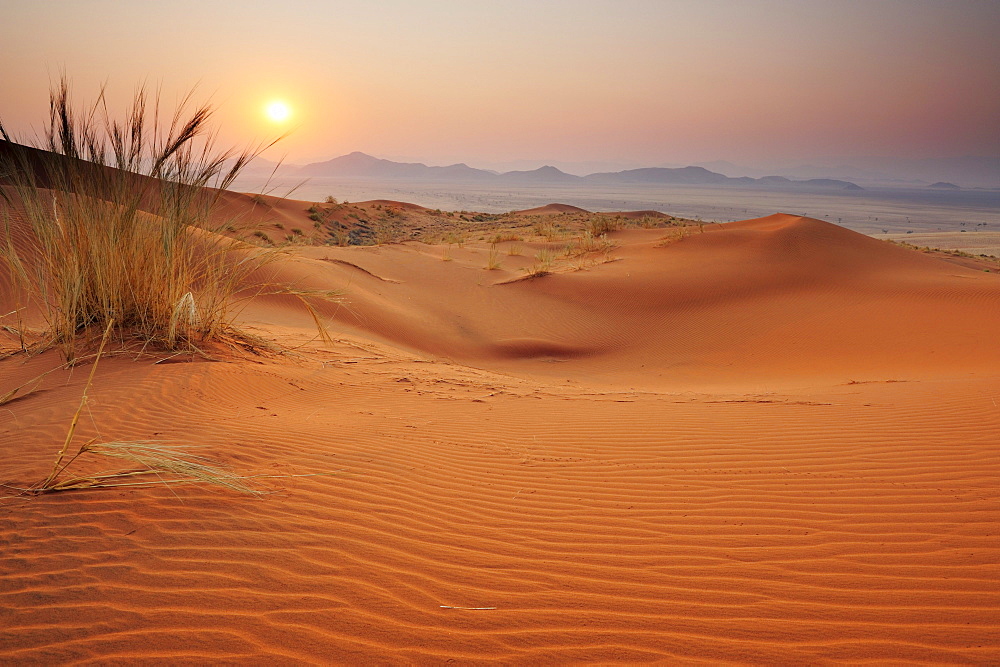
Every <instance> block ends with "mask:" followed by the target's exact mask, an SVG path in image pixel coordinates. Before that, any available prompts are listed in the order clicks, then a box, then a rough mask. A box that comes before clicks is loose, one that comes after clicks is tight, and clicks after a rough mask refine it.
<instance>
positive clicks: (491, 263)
mask: <svg viewBox="0 0 1000 667" xmlns="http://www.w3.org/2000/svg"><path fill="white" fill-rule="evenodd" d="M500 263H501V262H500V250H499V249H498V248H497V244H496V243H491V244H490V255H489V257H488V258H487V259H486V268H487V269H488V270H490V271H495V270H496V269H499V268H500Z"/></svg>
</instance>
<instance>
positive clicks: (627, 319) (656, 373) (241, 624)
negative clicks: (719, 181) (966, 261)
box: [0, 216, 1000, 664]
mask: <svg viewBox="0 0 1000 667" xmlns="http://www.w3.org/2000/svg"><path fill="white" fill-rule="evenodd" d="M672 234H673V232H668V231H666V230H663V229H659V230H656V229H654V230H629V231H624V232H617V233H615V234H614V235H612V237H613V239H614V240H615V241H616V242H617V244H618V246H617V248H615V249H614V250H612V251H610V253H603V252H599V253H592V254H590V255H581V256H574V257H564V258H559V259H558V260H557V261H556V262H554V265H553V266H552V267H551V270H552V273H550V274H548V275H542V276H539V277H536V278H531V279H527V280H517V278H520V277H522V276H523V275H524V270H523V269H524V268H526V267H529V268H530V267H531V266H532V265H533V264H534V263H536V262H537V260H536V259H535V258H534V254H535V253H537V252H539V251H541V250H543V249H545V248H546V247H548V246H549V245H550V244H548V243H547V242H543V241H527V242H523V243H521V244H520V245H521V246H522V248H521V251H520V252H521V254H517V255H507V254H503V255H502V257H503V259H502V262H501V266H500V268H498V269H496V270H489V269H486V268H484V267H485V264H486V258H487V255H488V253H489V250H490V248H489V246H488V245H487V244H475V243H470V244H467V245H465V246H464V247H460V248H458V247H456V248H446V247H440V246H426V245H422V244H403V245H393V246H383V247H379V248H304V249H298V250H296V251H295V253H294V254H293V255H292V256H290V257H289V258H288V259H287V260H284V261H282V262H280V263H278V264H276V265H273V266H272V267H270V268H269V269H268V270H269V271H270V274H269V275H268V276H267V279H268V280H273V281H279V282H284V283H286V284H294V285H299V286H303V287H317V288H320V287H322V288H331V287H338V288H341V289H343V290H344V296H343V302H342V303H339V304H328V305H326V306H322V307H321V311H322V314H323V315H324V316H325V317H326V318H328V320H329V322H330V323H331V324H330V328H331V331H332V334H333V337H334V339H335V340H334V342H333V343H330V344H326V343H320V342H317V341H312V342H309V340H310V339H311V338H313V337H314V334H313V333H312V331H311V326H312V323H311V318H310V316H309V315H308V313H306V312H305V311H304V309H303V308H302V306H301V303H299V302H297V300H296V299H293V298H290V297H284V296H270V297H261V298H258V299H255V300H254V301H253V303H252V304H251V305H250V306H248V308H247V309H246V311H244V313H243V318H244V320H245V324H246V325H247V326H249V327H253V328H254V331H255V332H257V333H260V334H262V335H266V336H269V337H271V338H274V339H276V340H280V341H282V342H284V343H285V344H287V345H298V344H303V345H304V347H301V348H300V349H298V350H297V352H296V355H295V356H292V355H286V356H285V357H282V358H253V359H241V358H230V359H227V360H226V361H222V362H215V363H211V362H196V361H192V362H187V363H158V364H154V363H151V361H149V360H146V361H141V360H140V361H133V360H130V359H126V358H120V357H119V358H109V359H106V360H104V361H102V362H101V363H102V367H101V369H100V370H99V372H98V374H97V379H96V381H95V384H94V386H93V387H92V388H91V391H90V401H89V404H88V409H87V411H86V413H85V417H84V419H83V420H82V421H81V426H80V433H79V438H80V439H81V440H84V439H87V438H91V437H94V438H99V439H148V440H157V441H163V442H168V443H177V444H191V445H197V446H199V447H202V448H203V449H202V450H201V451H203V452H204V453H205V454H206V455H208V456H211V457H212V458H214V459H216V460H219V461H223V462H225V463H227V464H229V465H231V466H232V467H233V468H234V469H235V470H237V471H239V472H241V473H242V474H245V475H260V476H261V477H257V478H256V481H255V483H256V484H258V485H259V486H260V488H261V489H264V490H267V491H269V493H268V494H267V495H264V496H262V497H249V496H240V495H236V494H233V493H231V492H227V491H225V490H220V489H216V488H211V487H203V486H171V487H157V488H151V489H142V488H131V487H123V488H118V489H110V490H91V491H80V492H71V493H65V494H57V495H49V496H40V497H33V498H26V497H16V496H13V495H11V494H10V493H8V494H7V495H5V496H4V497H3V498H2V501H0V555H2V557H0V661H3V662H10V663H16V664H22V663H53V662H70V661H79V662H116V661H120V662H128V661H152V660H156V659H159V660H164V661H170V662H209V661H215V662H218V661H224V662H232V663H241V664H242V663H282V664H291V663H317V664H319V663H330V662H340V663H355V664H364V663H378V664H413V663H426V664H431V663H434V664H437V663H441V662H444V661H449V660H450V661H454V662H457V663H466V664H472V663H477V664H481V663H489V662H496V663H503V664H510V663H514V664H549V663H566V662H586V661H589V662H603V663H607V662H615V661H631V662H637V661H665V662H671V663H706V662H708V663H715V664H717V663H724V662H756V663H763V662H767V663H784V664H794V663H818V662H830V661H852V662H863V661H872V662H892V661H895V662H900V663H908V662H930V661H935V662H952V663H979V664H989V663H993V662H997V661H998V660H1000V640H998V637H1000V634H998V633H997V626H998V622H1000V618H998V614H997V609H998V608H1000V592H998V589H997V587H996V581H997V578H998V575H1000V571H998V566H997V563H998V561H1000V542H998V541H997V538H996V525H997V522H998V521H1000V498H998V494H997V489H998V488H1000V407H998V404H1000V353H998V351H997V349H996V348H997V346H996V345H995V338H994V337H993V333H994V332H995V331H996V330H997V325H1000V313H998V310H1000V309H998V307H997V304H1000V278H998V277H997V275H996V274H992V273H984V272H982V271H978V272H977V271H973V270H971V269H968V268H963V267H960V266H956V265H953V264H947V263H945V262H942V261H940V260H938V259H934V258H931V257H927V256H924V255H921V254H919V253H915V252H911V251H908V250H904V249H900V248H896V247H893V246H891V245H888V244H885V243H883V242H879V241H874V240H871V239H867V238H866V237H862V236H859V235H856V234H853V233H851V232H846V231H845V230H842V229H839V228H836V227H833V226H831V225H828V224H826V223H822V222H819V221H814V220H809V219H803V218H797V217H792V216H771V217H769V218H764V219H759V220H752V221H745V222H742V223H732V224H729V225H720V226H714V225H709V226H706V227H705V230H704V233H700V232H699V231H698V230H697V229H694V230H691V233H690V234H688V235H687V236H684V237H683V238H680V237H674V236H672ZM665 235H667V239H666V241H661V239H662V237H664V236H665ZM507 245H508V244H500V246H501V250H506V246H507ZM551 245H552V247H554V245H555V244H551ZM443 258H444V259H447V260H448V261H443ZM578 268H579V269H580V270H574V269H578ZM172 361H174V362H181V361H184V360H181V359H173V360H172ZM57 365H58V359H57V358H55V357H54V356H53V355H52V354H45V355H39V356H36V357H33V358H30V359H27V360H26V359H24V358H22V357H13V358H8V359H6V360H3V361H0V382H2V384H0V394H2V393H3V392H4V391H6V388H7V387H8V386H17V385H18V384H21V383H24V382H25V381H27V380H28V379H29V378H32V377H35V376H37V375H38V374H40V373H42V372H44V371H46V370H49V369H51V368H53V367H55V366H57ZM86 370H87V369H86V368H82V369H76V370H75V371H74V372H68V371H65V372H64V371H58V372H55V373H52V374H51V375H49V376H47V377H46V379H45V380H44V381H43V382H42V384H41V385H40V387H39V388H38V390H36V391H35V392H34V393H29V394H27V395H25V396H23V397H20V398H17V399H16V400H14V401H12V402H10V403H7V404H6V405H3V406H0V452H2V457H0V482H4V483H5V484H9V485H13V486H21V485H25V484H28V483H30V482H32V481H35V480H37V479H39V478H41V477H44V476H45V474H46V473H47V472H48V470H49V468H50V467H51V465H52V460H53V458H54V454H55V451H56V450H57V449H58V446H59V445H60V444H61V442H62V439H63V438H64V437H65V432H66V428H67V426H68V424H69V421H70V419H71V417H72V414H73V412H74V410H75V409H76V406H77V404H78V402H79V397H80V394H81V392H82V389H83V385H84V383H85V381H86V373H85V372H82V371H86ZM87 465H98V467H99V466H100V465H105V466H106V465H107V462H103V463H100V462H99V463H98V464H87ZM296 475H306V476H296Z"/></svg>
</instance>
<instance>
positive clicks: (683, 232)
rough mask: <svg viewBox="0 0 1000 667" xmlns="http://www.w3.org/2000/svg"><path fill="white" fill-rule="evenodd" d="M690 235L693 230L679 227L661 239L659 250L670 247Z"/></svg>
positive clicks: (658, 244)
mask: <svg viewBox="0 0 1000 667" xmlns="http://www.w3.org/2000/svg"><path fill="white" fill-rule="evenodd" d="M690 233H691V229H690V228H689V227H686V226H685V227H677V228H676V229H674V230H673V231H671V232H670V233H669V234H667V235H666V236H663V237H661V238H660V240H659V241H657V243H656V245H657V247H659V248H665V247H667V246H669V245H673V244H674V243H677V242H679V241H682V240H683V239H684V238H685V237H686V236H687V235H688V234H690Z"/></svg>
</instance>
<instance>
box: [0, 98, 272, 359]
mask: <svg viewBox="0 0 1000 667" xmlns="http://www.w3.org/2000/svg"><path fill="white" fill-rule="evenodd" d="M189 106H190V96H188V98H185V99H184V100H183V101H182V102H181V103H180V105H179V106H178V107H177V109H176V110H175V112H174V113H173V116H172V117H171V118H170V119H169V121H165V120H164V119H162V118H161V116H160V112H159V98H158V96H157V97H156V98H155V99H154V100H153V102H152V103H150V101H149V99H148V95H147V93H146V91H145V90H144V89H143V88H140V89H139V90H138V91H137V92H136V94H135V96H134V98H133V101H132V104H131V107H130V108H129V109H128V110H127V112H126V114H125V116H124V119H123V120H116V119H114V118H113V117H112V116H111V114H110V113H109V111H108V109H107V105H106V102H105V98H104V92H103V90H102V91H101V94H100V95H99V96H98V100H97V102H96V103H95V104H93V105H92V106H90V107H88V108H85V109H83V110H77V109H75V108H74V107H73V106H72V104H71V100H70V90H69V84H68V82H67V80H66V79H65V78H63V79H62V80H61V81H60V82H59V84H58V85H57V86H56V87H55V88H54V89H53V90H52V92H51V94H50V118H49V125H48V128H47V130H46V132H45V135H44V139H43V140H42V141H41V142H40V143H41V146H40V147H41V148H42V149H44V150H45V151H49V152H40V151H36V150H33V149H28V148H22V147H18V146H15V147H14V150H13V151H11V155H10V156H9V159H7V160H5V162H4V164H2V165H0V177H3V176H4V172H6V180H7V181H8V182H10V183H12V185H13V192H14V194H13V196H9V195H8V196H5V199H6V202H5V203H6V207H5V210H4V211H3V213H4V215H3V222H4V224H3V234H2V236H0V264H3V265H5V266H6V268H7V269H8V270H9V271H10V273H11V275H12V277H13V278H14V282H15V284H16V288H17V289H19V291H20V297H21V299H22V303H28V302H33V303H34V304H35V305H37V306H39V307H40V310H41V312H42V313H43V314H44V317H45V319H46V325H47V331H46V334H45V335H44V337H43V339H42V340H41V341H38V343H37V345H36V347H37V348H41V349H44V348H47V347H50V346H58V347H60V348H61V349H62V351H63V353H64V355H65V356H66V358H67V359H73V358H74V357H75V356H76V354H77V350H76V348H77V344H78V339H80V338H81V337H83V338H86V336H85V334H86V332H87V331H88V330H89V329H91V328H92V327H93V328H98V330H100V329H103V328H104V327H105V326H107V325H108V324H109V323H110V322H115V329H116V332H117V333H119V334H120V335H121V337H122V338H127V337H135V338H137V339H139V340H140V341H142V342H143V344H153V345H155V346H162V347H163V348H166V349H169V350H178V349H190V348H196V347H197V346H198V345H199V344H200V343H201V342H203V341H211V340H213V339H218V338H219V337H220V335H221V334H222V333H223V332H227V333H226V335H227V336H228V337H230V338H232V337H233V336H234V335H236V332H235V329H234V328H233V325H232V317H233V314H232V307H231V306H232V301H233V296H234V295H235V293H236V292H237V291H238V290H239V289H240V288H241V287H242V281H243V280H244V279H245V278H246V277H247V276H248V275H249V274H250V273H251V272H252V271H253V270H255V269H256V268H259V267H260V266H261V265H262V264H263V263H264V262H265V261H267V260H268V258H269V252H268V251H266V250H262V249H259V248H257V249H254V248H252V247H249V246H247V245H246V244H243V243H240V242H239V241H237V240H234V239H231V238H229V237H226V236H225V235H224V234H223V232H224V231H225V230H226V228H230V227H231V226H232V225H231V222H232V221H225V222H223V223H213V222H211V220H212V212H213V210H214V208H215V206H216V205H217V204H218V201H219V197H220V194H221V191H222V190H224V189H225V188H226V187H227V186H229V185H230V184H231V183H232V182H233V179H234V178H235V177H236V176H237V175H238V174H239V172H240V171H241V170H242V169H243V168H244V167H245V166H246V165H247V163H248V162H249V161H250V160H251V159H252V158H253V157H255V156H256V154H258V153H259V151H260V150H262V149H263V148H264V146H262V147H258V148H257V149H255V150H246V151H243V152H239V153H237V152H234V151H231V150H230V151H221V152H219V151H216V150H215V148H214V144H215V141H214V139H215V136H214V134H213V133H212V132H211V131H210V130H209V128H208V121H209V119H210V118H211V116H212V109H211V108H210V107H209V106H207V105H203V106H198V107H196V108H194V109H193V110H192V111H190V112H188V111H187V108H188V107H189ZM0 134H2V136H3V138H4V139H6V140H8V141H11V138H10V136H9V135H8V133H7V131H6V130H5V129H4V128H3V126H2V125H0ZM213 188H214V189H213ZM10 211H19V212H20V214H21V216H23V218H24V219H25V220H26V221H27V223H28V224H27V232H28V233H27V235H26V236H27V238H25V239H19V240H18V242H17V243H15V239H14V232H13V230H12V227H11V224H10V217H11V216H10V215H9V213H10ZM262 240H264V239H262Z"/></svg>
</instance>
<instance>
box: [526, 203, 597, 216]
mask: <svg viewBox="0 0 1000 667" xmlns="http://www.w3.org/2000/svg"><path fill="white" fill-rule="evenodd" d="M563 213H589V211H587V209H584V208H580V207H579V206H571V205H570V204H546V205H545V206H536V207H535V208H527V209H524V210H523V211H514V214H515V215H562V214H563Z"/></svg>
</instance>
